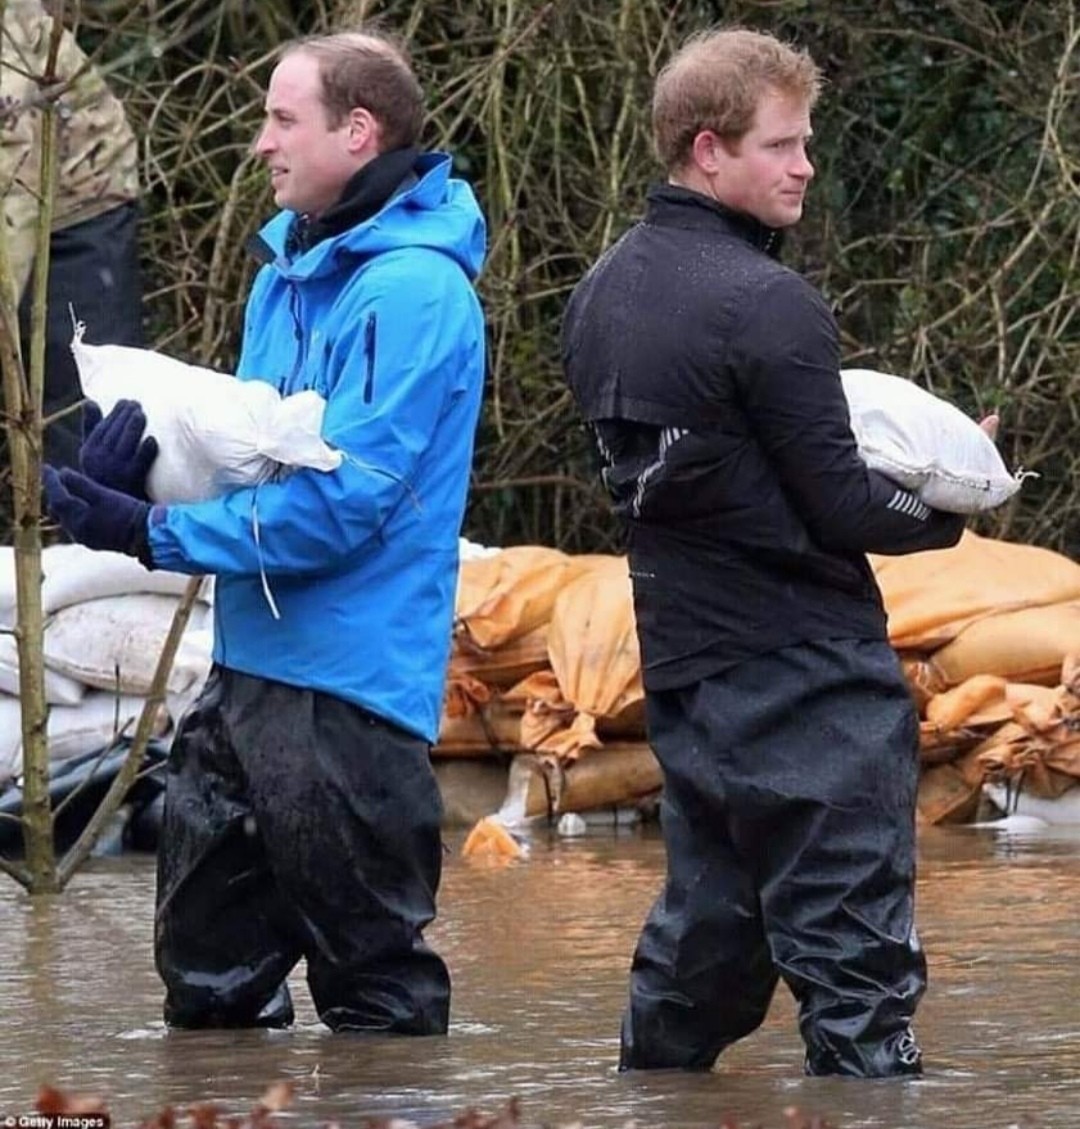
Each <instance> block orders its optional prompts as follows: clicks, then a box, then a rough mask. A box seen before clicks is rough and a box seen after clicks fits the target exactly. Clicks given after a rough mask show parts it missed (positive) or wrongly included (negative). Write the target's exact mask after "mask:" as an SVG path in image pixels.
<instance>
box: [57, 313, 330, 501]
mask: <svg viewBox="0 0 1080 1129" xmlns="http://www.w3.org/2000/svg"><path fill="white" fill-rule="evenodd" d="M82 328H83V327H81V326H80V327H79V328H78V329H77V330H76V333H75V338H74V340H73V341H72V343H71V351H72V353H73V354H74V356H75V364H76V366H77V367H78V370H79V380H80V382H81V385H82V390H83V394H84V395H85V396H87V397H89V398H90V399H91V400H95V401H96V402H97V403H98V404H99V405H100V407H101V410H102V411H103V412H105V413H108V412H109V411H110V410H111V408H112V407H113V406H114V405H115V404H116V402H117V400H137V401H138V402H139V403H140V404H141V405H142V409H143V411H144V412H145V413H146V434H148V435H152V436H154V438H155V439H157V441H158V447H159V451H158V456H157V458H156V459H155V460H154V463H153V465H152V466H151V468H150V474H149V476H148V477H147V481H146V489H147V494H148V495H149V496H150V498H151V499H152V500H153V501H155V502H198V501H204V500H205V499H207V498H213V497H215V496H217V495H218V494H221V493H223V492H224V491H227V490H230V489H236V488H237V487H240V486H255V485H258V484H259V483H260V482H265V481H266V480H267V479H269V478H270V477H272V476H273V475H274V474H275V473H277V472H278V471H279V470H280V469H281V468H282V467H283V466H284V467H310V468H312V469H315V470H322V471H328V470H334V469H336V468H337V467H338V466H340V465H341V459H342V455H341V452H340V451H335V450H333V449H332V448H330V447H328V446H327V444H326V443H325V442H324V441H323V439H322V435H321V431H322V419H323V413H324V411H325V408H326V401H325V400H324V399H323V398H322V397H321V396H320V395H319V394H318V393H317V392H314V391H305V392H297V393H295V394H293V395H292V396H285V397H282V395H281V394H280V393H279V392H278V391H277V389H276V388H274V387H273V386H272V385H270V384H267V383H266V382H265V381H261V380H237V378H236V377H234V376H229V375H228V374H227V373H222V372H215V371H214V370H213V369H208V368H201V367H199V366H198V365H189V364H185V363H184V362H183V361H180V360H177V359H176V358H174V357H168V356H166V355H165V354H163V353H157V352H154V351H153V350H152V349H135V348H131V347H129V346H125V345H88V344H86V343H85V342H84V341H83V340H82Z"/></svg>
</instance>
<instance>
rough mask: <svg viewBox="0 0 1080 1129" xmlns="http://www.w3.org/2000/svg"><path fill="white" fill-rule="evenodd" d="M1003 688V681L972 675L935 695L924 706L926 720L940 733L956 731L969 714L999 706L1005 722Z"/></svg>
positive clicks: (1007, 710)
mask: <svg viewBox="0 0 1080 1129" xmlns="http://www.w3.org/2000/svg"><path fill="white" fill-rule="evenodd" d="M1006 686H1007V683H1006V681H1005V679H1004V678H998V677H997V676H996V675H993V674H976V675H975V676H974V677H972V678H969V679H968V680H967V681H966V682H963V683H962V684H961V685H959V686H955V687H953V689H952V690H946V691H945V692H944V693H943V694H935V695H934V697H933V698H931V699H930V701H929V702H927V704H926V720H927V721H928V722H930V723H931V724H933V725H936V726H937V727H938V728H939V729H942V730H946V731H947V730H950V729H958V728H959V727H960V726H961V725H963V724H964V723H965V722H967V721H968V720H969V719H970V718H971V717H972V715H973V714H976V713H978V712H979V711H980V710H986V709H987V707H990V706H994V705H1000V706H1001V707H1002V710H1003V712H1002V716H1001V720H1002V721H1006V720H1008V718H1010V717H1011V716H1012V711H1011V710H1010V709H1009V708H1008V706H1007V704H1006V701H1005V688H1006Z"/></svg>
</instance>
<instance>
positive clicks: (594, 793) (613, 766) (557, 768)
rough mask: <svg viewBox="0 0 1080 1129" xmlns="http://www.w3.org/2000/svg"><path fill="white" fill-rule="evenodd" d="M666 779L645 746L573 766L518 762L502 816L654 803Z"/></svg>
mask: <svg viewBox="0 0 1080 1129" xmlns="http://www.w3.org/2000/svg"><path fill="white" fill-rule="evenodd" d="M663 783H664V779H663V775H662V773H661V770H660V763H659V761H657V759H656V755H655V753H653V751H652V749H650V748H649V746H648V745H647V744H646V743H645V742H644V741H638V742H634V743H632V744H631V743H628V744H625V745H615V744H611V745H607V746H605V747H604V748H603V749H598V750H596V751H595V752H591V753H589V754H588V755H587V756H583V757H581V758H580V760H576V761H572V762H569V763H555V762H553V761H552V760H550V759H547V758H544V757H538V756H531V755H528V754H522V755H521V756H517V757H514V760H513V762H512V763H511V765H510V773H509V777H508V780H507V788H506V800H505V801H504V803H503V805H502V807H501V808H500V809H499V810H500V812H501V813H502V814H503V815H504V816H505V817H506V818H507V819H508V820H509V821H510V822H513V821H514V820H521V819H532V818H534V817H535V816H541V815H546V816H549V817H550V816H554V815H561V814H562V813H563V812H585V811H597V810H599V809H602V808H618V807H628V806H632V805H634V804H637V803H640V802H642V801H643V800H645V799H647V798H652V797H655V796H656V795H657V794H658V793H659V792H660V789H661V787H662V786H663Z"/></svg>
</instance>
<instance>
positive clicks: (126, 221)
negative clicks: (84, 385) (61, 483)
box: [19, 203, 143, 467]
mask: <svg viewBox="0 0 1080 1129" xmlns="http://www.w3.org/2000/svg"><path fill="white" fill-rule="evenodd" d="M138 221H139V209H138V205H137V204H135V203H129V204H120V205H119V206H117V207H115V208H112V209H110V210H109V211H107V212H103V213H102V214H101V215H100V216H95V217H94V218H93V219H89V220H84V221H83V222H82V223H76V224H71V225H70V226H69V227H63V228H60V229H59V230H58V231H54V232H53V233H52V237H51V239H50V241H49V281H48V295H47V300H48V313H47V316H46V321H45V394H44V403H43V404H42V411H43V413H44V415H45V417H46V418H48V417H49V416H54V415H56V413H59V412H62V411H63V410H64V409H65V408H69V407H71V406H72V405H73V404H76V403H78V402H79V401H80V400H81V399H82V389H81V387H80V385H79V374H78V370H77V369H76V367H75V359H74V357H72V355H71V338H72V334H73V332H74V327H73V325H72V312H74V315H75V317H76V318H77V319H78V320H79V321H82V322H85V323H86V341H87V343H89V344H94V345H104V344H106V343H108V344H114V345H142V344H143V331H142V280H141V276H140V273H139V243H138ZM32 291H33V285H32V283H31V284H30V285H28V286H27V287H26V291H25V292H24V294H23V295H22V301H21V302H20V304H19V333H20V335H21V337H22V345H23V353H24V359H25V361H26V362H27V363H29V356H30V311H31V304H32V296H33V295H32ZM81 438H82V414H81V412H78V411H73V412H68V413H67V414H65V415H60V416H58V418H56V419H55V420H54V421H53V422H52V423H51V424H50V425H49V426H48V427H47V428H46V429H45V461H46V462H48V463H52V464H53V465H54V466H72V467H78V465H79V442H80V440H81Z"/></svg>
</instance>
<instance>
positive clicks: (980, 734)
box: [871, 531, 1080, 823]
mask: <svg viewBox="0 0 1080 1129" xmlns="http://www.w3.org/2000/svg"><path fill="white" fill-rule="evenodd" d="M871 564H872V565H873V567H874V571H875V574H876V576H877V580H878V583H879V585H880V586H881V590H882V594H883V596H884V599H885V606H886V609H887V611H888V613H889V637H890V640H891V642H892V644H893V646H894V647H895V648H896V649H897V651H898V653H899V655H900V658H901V661H902V664H903V667H904V670H905V673H906V674H907V677H908V681H909V683H910V685H911V687H912V691H913V693H914V696H915V698H916V701H917V702H918V703H919V706H920V711H921V716H922V726H921V759H922V763H923V771H922V775H921V780H920V785H919V811H920V815H921V817H922V818H923V819H924V820H926V821H927V822H930V823H945V822H967V821H969V820H971V819H973V818H974V817H975V814H976V809H977V808H978V804H979V798H980V795H981V792H982V784H983V782H984V781H985V780H986V779H987V778H988V777H990V776H992V775H993V776H1001V775H1004V774H1011V775H1014V776H1015V775H1018V774H1019V773H1020V772H1021V770H1022V769H1023V771H1026V772H1027V774H1028V777H1029V779H1030V780H1031V786H1032V787H1042V788H1043V789H1046V788H1047V787H1050V785H1048V784H1047V781H1048V780H1049V779H1051V778H1050V777H1048V776H1046V774H1045V773H1044V772H1043V771H1042V770H1041V769H1040V770H1039V772H1038V773H1032V770H1031V763H1032V758H1033V757H1035V756H1036V754H1035V752H1034V751H1033V750H1034V749H1035V748H1036V745H1035V744H1032V742H1031V741H1029V740H1026V739H1023V738H1021V736H1020V735H1021V734H1023V733H1029V731H1030V730H1031V727H1032V726H1033V725H1035V726H1036V727H1037V728H1039V732H1040V736H1039V740H1038V742H1037V747H1038V749H1039V750H1040V752H1039V754H1038V758H1042V759H1045V758H1049V759H1048V760H1046V761H1045V763H1046V764H1048V765H1054V764H1055V762H1056V759H1057V757H1058V753H1057V752H1056V750H1057V749H1058V746H1059V745H1061V743H1062V742H1064V741H1065V738H1066V734H1067V726H1063V725H1059V724H1056V723H1055V724H1050V723H1049V719H1050V718H1051V717H1058V718H1059V719H1060V716H1061V710H1062V709H1063V708H1065V707H1063V706H1062V705H1061V704H1060V703H1061V701H1062V700H1063V693H1064V691H1063V673H1062V672H1063V664H1066V663H1067V660H1069V658H1070V656H1072V655H1080V565H1078V564H1076V563H1075V562H1074V561H1072V560H1070V559H1069V558H1068V557H1065V556H1063V555H1061V554H1060V553H1055V552H1052V551H1050V550H1048V549H1041V548H1037V547H1034V546H1030V545H1018V544H1014V543H1011V542H1007V541H998V540H992V539H990V538H985V537H980V536H978V535H977V534H975V533H971V532H970V531H969V532H966V533H965V534H964V536H963V537H962V538H961V540H960V542H959V544H957V545H956V546H954V547H953V548H951V549H944V550H939V551H935V552H926V553H913V554H910V555H908V556H903V557H871ZM1017 727H1019V728H1017ZM1020 747H1022V748H1023V750H1024V753H1023V756H1020V755H1019V754H1016V755H1013V756H1010V757H1005V756H1004V751H1005V750H1006V749H1009V750H1013V751H1015V750H1016V749H1018V748H1020ZM995 749H999V750H1000V751H1001V755H999V754H997V753H993V750H995ZM1038 758H1037V759H1038ZM1070 782H1071V778H1070ZM1025 786H1027V785H1025ZM1052 787H1053V788H1056V789H1057V790H1058V791H1057V794H1060V793H1061V791H1062V790H1064V782H1063V781H1061V780H1060V779H1058V778H1056V777H1055V778H1053V785H1052ZM1041 794H1044V795H1045V794H1048V793H1047V792H1046V791H1043V792H1042V793H1041Z"/></svg>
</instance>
